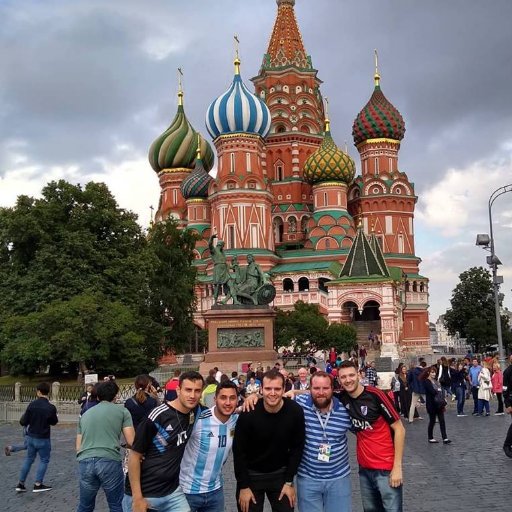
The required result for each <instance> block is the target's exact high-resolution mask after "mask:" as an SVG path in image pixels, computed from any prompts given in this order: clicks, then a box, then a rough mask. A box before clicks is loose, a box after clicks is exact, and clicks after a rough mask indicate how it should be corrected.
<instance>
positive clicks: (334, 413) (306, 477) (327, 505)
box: [295, 371, 352, 512]
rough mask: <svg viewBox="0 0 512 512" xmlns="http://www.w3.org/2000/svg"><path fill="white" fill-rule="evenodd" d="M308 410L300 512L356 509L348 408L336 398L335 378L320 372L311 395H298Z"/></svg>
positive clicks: (312, 383) (299, 490)
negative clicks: (354, 505) (348, 436)
mask: <svg viewBox="0 0 512 512" xmlns="http://www.w3.org/2000/svg"><path fill="white" fill-rule="evenodd" d="M295 401H296V402H297V404H299V405H300V406H301V407H302V408H303V410H304V418H305V421H306V444H305V447H304V452H303V454H302V460H301V463H300V466H299V469H298V472H297V498H298V505H299V510H305V511H307V512H327V511H329V512H332V511H333V510H343V511H348V512H350V510H352V498H351V485H350V465H349V457H348V449H347V436H346V433H347V430H349V429H350V427H351V421H350V417H349V415H348V413H347V410H346V409H345V407H344V406H343V405H342V404H341V403H340V402H339V400H338V399H337V398H335V397H333V379H332V377H331V376H330V375H328V374H327V373H325V372H321V371H318V372H316V373H314V374H313V375H312V376H311V381H310V394H297V395H296V396H295Z"/></svg>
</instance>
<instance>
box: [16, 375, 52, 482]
mask: <svg viewBox="0 0 512 512" xmlns="http://www.w3.org/2000/svg"><path fill="white" fill-rule="evenodd" d="M36 390H37V391H36V392H37V399H36V400H34V401H33V402H30V404H28V407H27V410H26V411H25V413H24V414H23V416H22V417H21V419H20V424H21V425H22V426H23V427H28V433H27V455H26V456H25V461H24V462H23V466H22V468H21V471H20V481H19V482H18V485H17V486H16V491H17V492H23V491H26V490H27V489H26V487H25V480H26V478H27V475H28V473H29V471H30V468H31V467H32V464H33V463H34V461H35V459H36V455H37V454H39V466H38V467H37V473H36V481H35V484H34V490H33V492H43V491H49V490H51V487H50V486H48V485H44V484H43V479H44V475H45V473H46V469H47V468H48V463H49V462H50V452H51V444H50V427H51V426H52V425H57V422H58V421H59V420H58V418H57V409H56V408H55V406H54V405H53V404H51V403H50V402H49V399H48V395H49V394H50V385H49V384H48V383H47V382H41V383H40V384H38V385H37V388H36Z"/></svg>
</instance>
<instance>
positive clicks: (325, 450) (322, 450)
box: [317, 443, 331, 462]
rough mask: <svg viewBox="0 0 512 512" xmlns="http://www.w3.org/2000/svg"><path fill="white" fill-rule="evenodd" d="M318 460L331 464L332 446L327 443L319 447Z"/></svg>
mask: <svg viewBox="0 0 512 512" xmlns="http://www.w3.org/2000/svg"><path fill="white" fill-rule="evenodd" d="M317 458H318V460H320V461H322V462H329V459H330V458H331V445H330V444H327V443H322V444H320V446H319V447H318V457H317Z"/></svg>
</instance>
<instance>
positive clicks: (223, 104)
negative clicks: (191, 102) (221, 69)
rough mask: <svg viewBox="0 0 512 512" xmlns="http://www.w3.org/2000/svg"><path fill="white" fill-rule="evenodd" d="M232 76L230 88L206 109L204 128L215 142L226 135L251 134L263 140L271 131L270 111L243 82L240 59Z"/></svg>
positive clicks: (237, 59) (236, 61)
mask: <svg viewBox="0 0 512 512" xmlns="http://www.w3.org/2000/svg"><path fill="white" fill-rule="evenodd" d="M234 64H235V77H234V78H233V83H232V84H231V86H230V87H229V89H228V90H227V91H226V92H225V93H224V94H222V95H221V96H219V97H218V98H217V99H216V100H215V101H213V103H212V104H211V105H210V106H209V107H208V111H207V113H206V128H207V130H208V133H209V134H210V135H211V136H212V137H213V138H214V139H215V138H217V137H218V136H219V135H223V134H226V133H237V132H238V133H240V132H241V133H253V134H256V135H260V136H261V137H266V136H267V135H268V132H269V131H270V122H271V118H270V110H269V109H268V107H267V105H265V103H264V102H263V101H262V100H261V99H260V98H258V97H257V96H255V95H254V94H252V93H251V92H250V91H249V89H247V87H246V86H245V84H244V83H243V82H242V77H241V76H240V59H239V58H238V56H237V57H236V59H235V62H234Z"/></svg>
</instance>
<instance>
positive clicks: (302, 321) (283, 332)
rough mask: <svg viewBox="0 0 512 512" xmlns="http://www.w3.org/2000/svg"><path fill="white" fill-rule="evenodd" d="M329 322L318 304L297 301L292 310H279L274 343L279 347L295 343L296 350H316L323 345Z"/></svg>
mask: <svg viewBox="0 0 512 512" xmlns="http://www.w3.org/2000/svg"><path fill="white" fill-rule="evenodd" d="M328 326H329V323H328V322H327V320H326V318H325V317H324V316H323V315H322V314H321V313H320V311H319V309H318V305H316V304H307V303H305V302H303V301H301V300H299V301H297V302H296V303H295V305H294V307H293V310H292V311H282V310H277V317H276V321H275V324H274V343H275V345H276V346H277V348H279V347H287V346H289V345H294V346H295V348H296V350H299V351H304V350H316V349H317V348H318V347H320V346H322V344H323V343H324V340H325V339H326V335H327V328H328Z"/></svg>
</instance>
